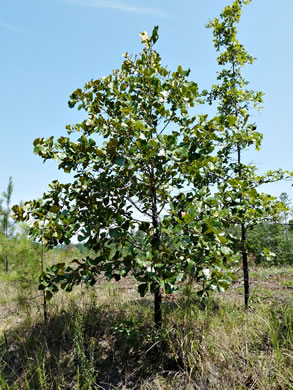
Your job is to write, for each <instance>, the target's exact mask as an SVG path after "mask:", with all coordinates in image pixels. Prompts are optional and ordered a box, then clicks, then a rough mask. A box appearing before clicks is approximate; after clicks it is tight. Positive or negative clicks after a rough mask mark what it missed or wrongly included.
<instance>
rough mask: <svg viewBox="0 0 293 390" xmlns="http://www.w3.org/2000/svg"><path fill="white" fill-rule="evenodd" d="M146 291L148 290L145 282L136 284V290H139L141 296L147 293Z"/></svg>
mask: <svg viewBox="0 0 293 390" xmlns="http://www.w3.org/2000/svg"><path fill="white" fill-rule="evenodd" d="M147 291H148V284H147V283H144V284H140V285H139V286H138V292H139V294H140V296H141V297H144V296H145V294H146V293H147Z"/></svg>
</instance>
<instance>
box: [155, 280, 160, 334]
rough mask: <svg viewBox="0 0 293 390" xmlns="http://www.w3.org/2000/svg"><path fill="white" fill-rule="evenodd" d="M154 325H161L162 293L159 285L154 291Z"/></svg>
mask: <svg viewBox="0 0 293 390" xmlns="http://www.w3.org/2000/svg"><path fill="white" fill-rule="evenodd" d="M155 325H156V328H161V326H162V294H161V289H160V287H158V288H157V290H156V291H155Z"/></svg>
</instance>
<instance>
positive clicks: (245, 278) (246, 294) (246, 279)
mask: <svg viewBox="0 0 293 390" xmlns="http://www.w3.org/2000/svg"><path fill="white" fill-rule="evenodd" d="M237 154H238V169H239V178H240V179H242V169H241V148H240V145H238V147H237ZM240 200H241V201H242V195H241V197H240ZM241 252H242V268H243V281H244V305H245V308H246V309H247V308H248V302H249V267H248V255H247V249H246V226H245V224H244V223H242V224H241Z"/></svg>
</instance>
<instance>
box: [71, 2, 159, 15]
mask: <svg viewBox="0 0 293 390" xmlns="http://www.w3.org/2000/svg"><path fill="white" fill-rule="evenodd" d="M65 1H66V2H67V3H71V4H76V5H79V6H83V7H92V8H109V9H114V10H118V11H126V12H132V13H136V14H151V15H157V16H161V17H165V16H166V14H165V12H164V11H162V10H160V9H158V8H143V7H138V6H136V5H132V4H128V3H126V2H123V1H121V0H65Z"/></svg>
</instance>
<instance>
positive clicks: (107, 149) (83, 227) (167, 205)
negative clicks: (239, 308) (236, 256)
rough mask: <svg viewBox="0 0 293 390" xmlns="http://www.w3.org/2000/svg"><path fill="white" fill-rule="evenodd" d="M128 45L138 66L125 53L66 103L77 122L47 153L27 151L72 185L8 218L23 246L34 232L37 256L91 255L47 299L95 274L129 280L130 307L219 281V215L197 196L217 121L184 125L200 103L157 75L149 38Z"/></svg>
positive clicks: (42, 143) (211, 157) (182, 80)
mask: <svg viewBox="0 0 293 390" xmlns="http://www.w3.org/2000/svg"><path fill="white" fill-rule="evenodd" d="M140 35H141V41H142V43H143V45H144V48H143V50H142V52H141V54H140V55H138V56H134V57H132V56H130V55H128V54H127V53H126V54H125V59H124V61H123V63H122V66H121V69H119V70H114V71H113V72H112V73H111V74H110V75H109V76H108V77H104V78H101V79H98V80H91V81H89V82H88V83H87V84H86V85H85V87H84V89H77V90H76V91H75V92H73V94H72V95H71V98H70V101H69V106H70V107H74V106H76V105H77V107H78V109H82V110H84V111H85V112H86V114H87V118H86V119H85V120H84V121H83V122H81V123H78V124H76V125H73V126H70V125H69V126H67V127H66V128H67V133H68V135H67V136H62V137H60V138H58V139H57V140H56V141H54V139H53V137H50V138H48V139H44V138H38V139H36V140H35V141H34V146H35V153H37V154H38V155H39V156H41V157H42V158H43V159H44V160H47V159H54V160H56V161H57V162H58V167H59V169H63V170H64V171H65V172H68V173H69V172H74V180H73V182H71V183H68V184H61V183H59V182H58V181H54V182H53V183H52V184H51V185H50V190H49V191H48V192H47V193H45V194H44V195H43V198H42V200H36V201H32V202H27V203H25V204H24V206H23V207H22V208H19V207H16V206H15V207H14V212H15V214H16V215H17V218H18V219H20V220H30V221H32V222H31V223H32V227H31V235H32V237H38V235H39V234H40V233H41V232H42V237H43V238H44V240H45V243H46V245H47V246H48V247H50V246H54V245H56V244H59V243H65V244H69V242H70V240H71V239H72V237H74V236H76V235H77V239H78V241H80V242H84V243H85V244H86V246H87V247H88V248H90V249H92V250H93V251H94V253H95V256H91V257H90V256H87V257H86V258H84V259H83V260H82V261H80V260H75V265H70V266H69V267H66V266H65V264H58V265H54V266H53V267H52V268H51V269H50V270H49V271H48V273H47V274H44V275H43V279H42V282H41V288H43V289H45V290H46V291H47V296H48V298H50V297H51V296H52V293H53V292H55V291H57V290H58V285H59V283H61V287H62V288H64V289H66V290H67V291H70V290H71V289H72V287H73V285H74V284H78V283H80V282H81V281H84V282H86V283H89V284H91V285H92V284H94V283H95V281H96V276H97V275H98V274H99V273H101V272H104V273H105V274H106V276H107V277H108V278H109V279H111V278H115V279H116V280H119V279H120V278H121V277H122V276H126V275H128V274H129V273H131V275H132V276H133V277H134V278H135V279H136V280H137V281H138V282H139V286H138V289H139V292H140V294H141V295H142V296H143V295H145V293H146V292H147V291H151V292H157V291H159V289H160V287H164V288H165V290H166V292H172V291H173V290H174V289H175V288H176V287H177V285H178V282H180V281H182V280H184V279H185V278H186V277H189V276H193V277H195V278H197V279H198V280H202V281H203V290H202V291H206V290H208V289H215V288H218V289H220V290H221V289H225V288H226V287H227V286H228V285H229V282H230V280H231V279H230V274H229V272H228V273H227V272H226V270H225V267H226V266H228V264H229V257H230V255H231V251H230V250H229V249H228V247H227V245H226V244H227V238H226V237H225V235H224V232H223V221H224V219H225V215H227V213H228V211H227V210H226V209H224V208H222V207H219V204H218V201H217V199H216V198H214V197H213V196H212V195H211V192H210V189H209V186H210V185H213V184H214V183H216V177H217V176H216V173H217V172H218V170H219V169H220V168H219V156H217V153H216V147H217V145H218V143H219V142H220V140H221V137H222V136H223V131H224V130H223V128H222V127H221V126H219V120H218V118H215V119H214V120H210V121H209V120H208V119H207V116H200V115H199V116H195V115H193V114H191V113H190V108H192V107H194V106H195V104H196V103H200V102H201V100H202V95H201V93H199V91H198V86H197V84H196V83H195V82H193V81H189V79H188V76H189V73H190V71H189V70H183V69H182V67H181V66H178V68H177V70H176V71H174V72H170V71H169V70H168V69H167V68H166V67H164V66H163V65H162V64H161V57H160V55H159V54H158V53H157V52H156V51H155V50H154V48H153V45H154V44H155V43H156V41H157V39H158V27H155V28H154V30H153V32H152V35H151V36H149V35H148V34H147V33H146V32H143V33H141V34H140ZM193 111H194V110H193ZM72 134H73V135H75V134H78V137H79V138H78V139H77V140H76V141H74V137H73V136H72ZM101 140H102V141H103V143H102V144H101ZM223 261H225V265H224V264H223Z"/></svg>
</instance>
